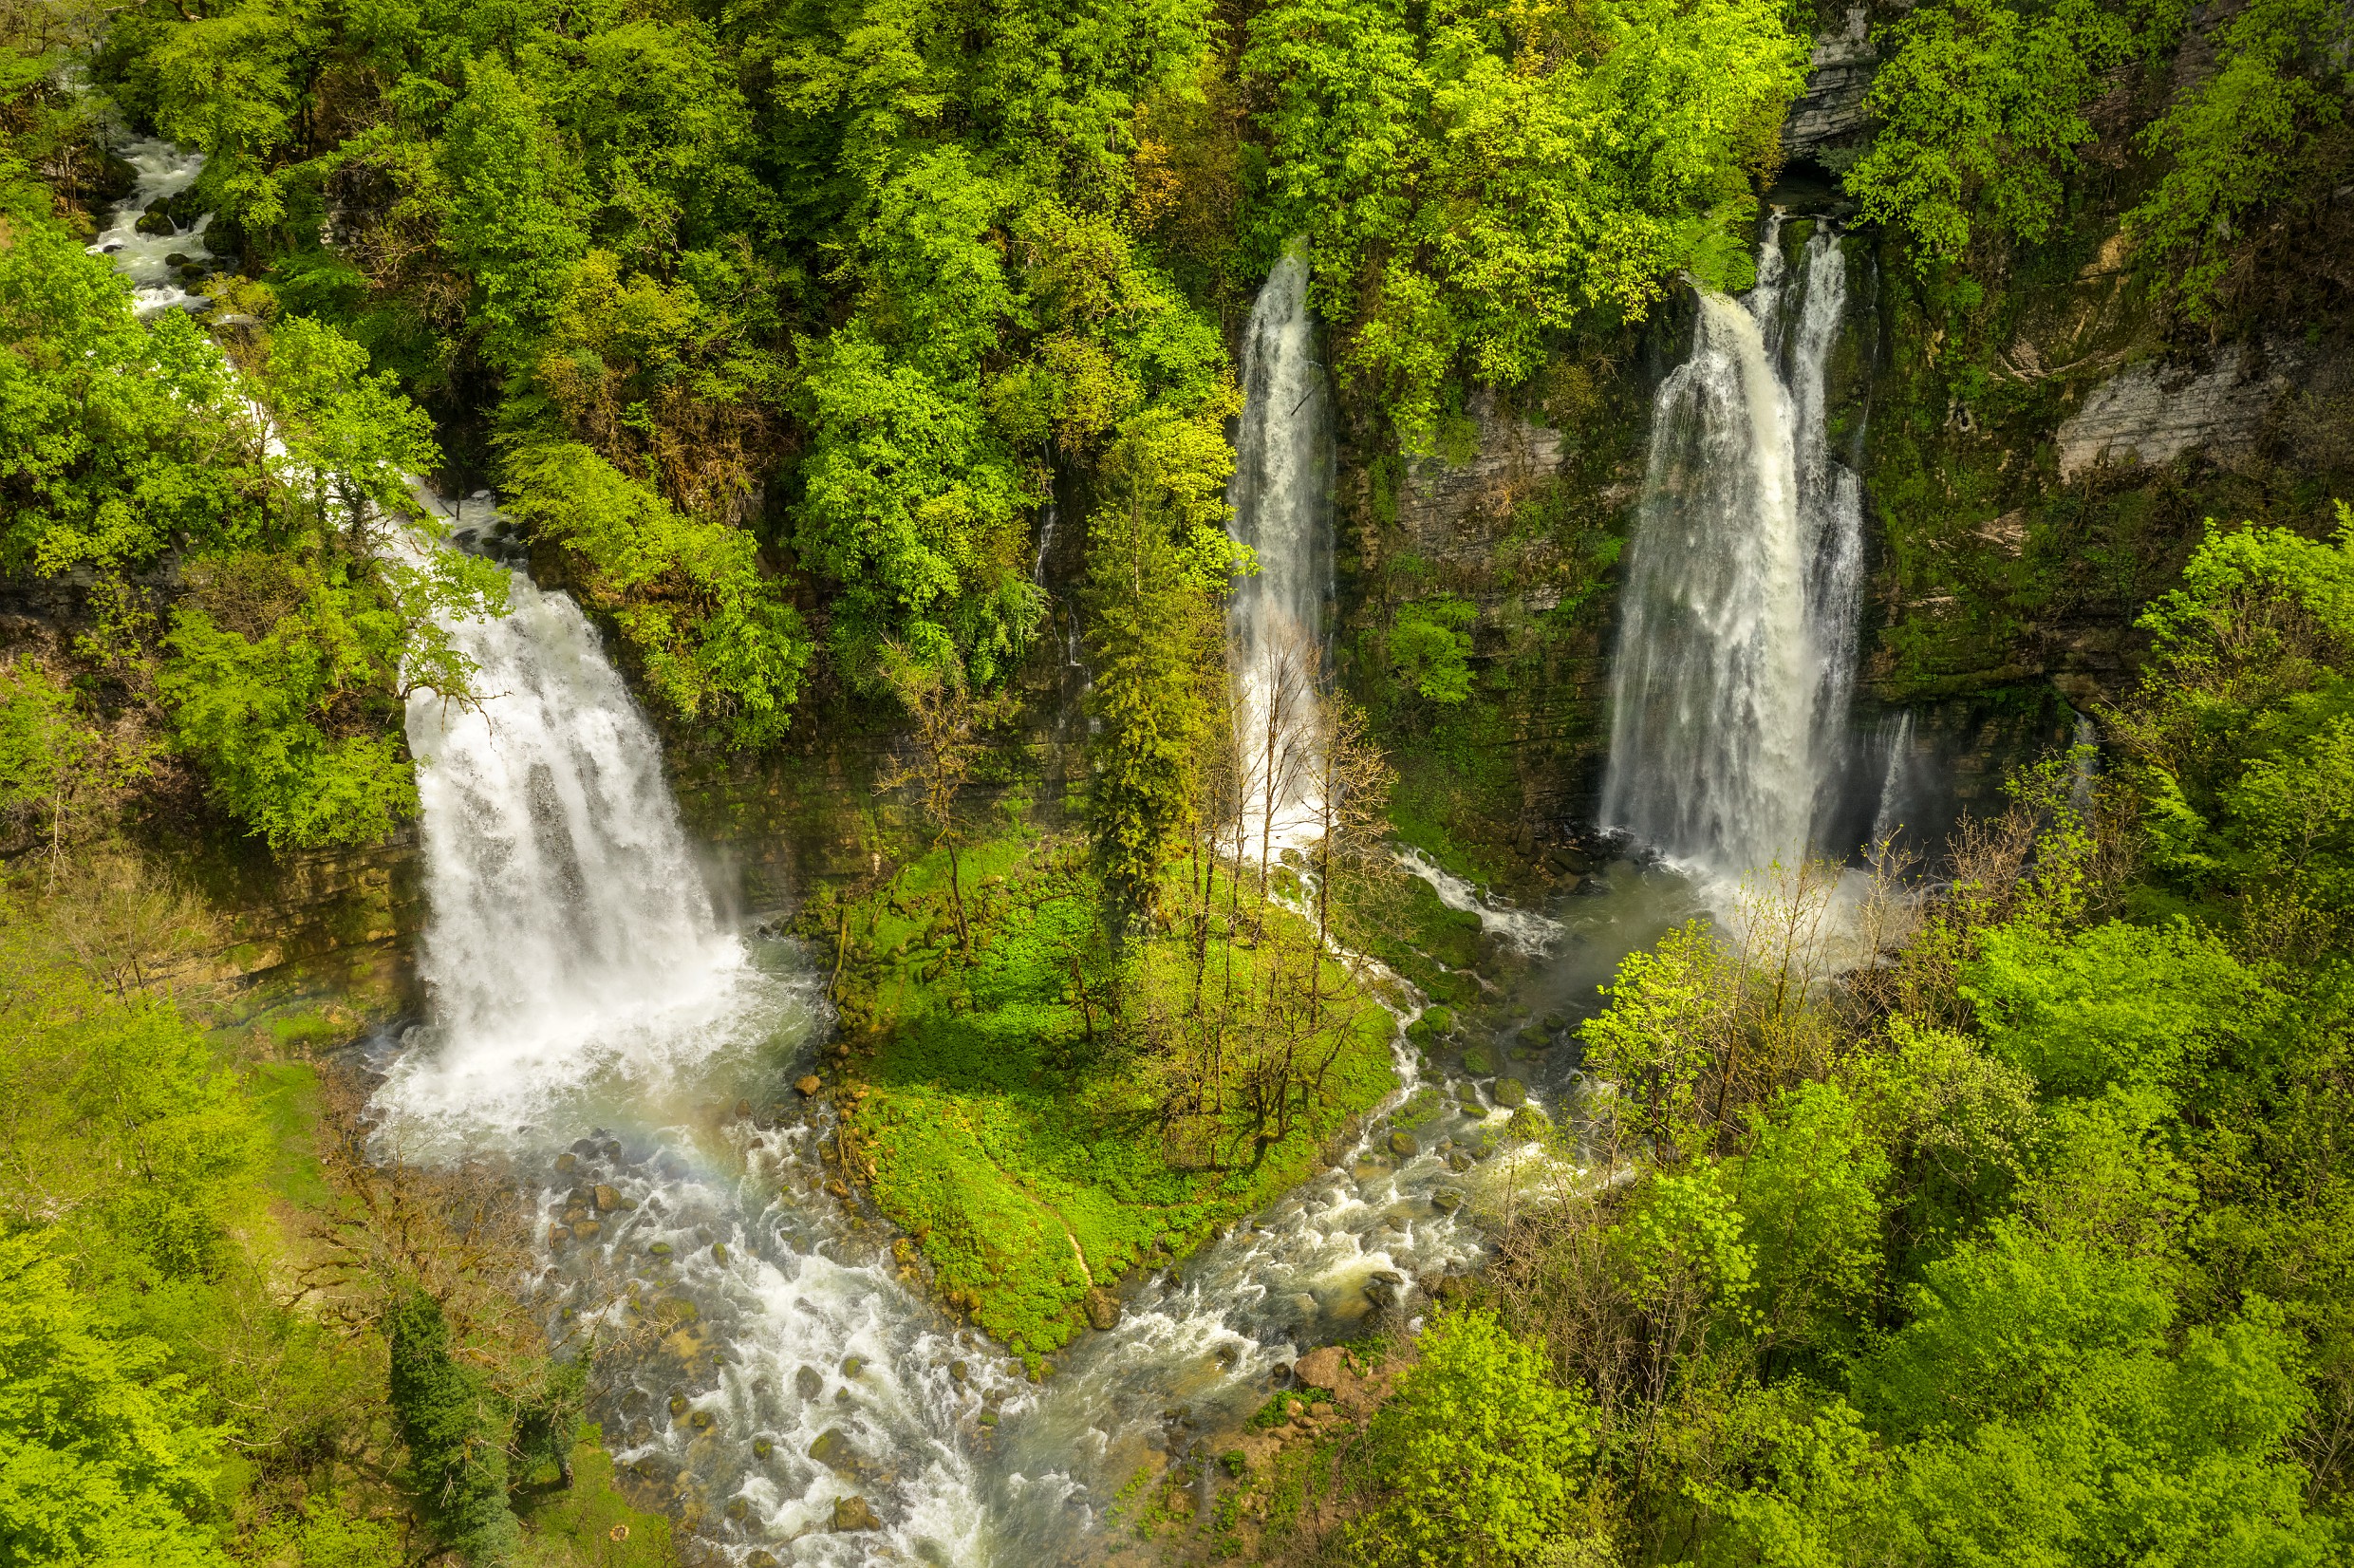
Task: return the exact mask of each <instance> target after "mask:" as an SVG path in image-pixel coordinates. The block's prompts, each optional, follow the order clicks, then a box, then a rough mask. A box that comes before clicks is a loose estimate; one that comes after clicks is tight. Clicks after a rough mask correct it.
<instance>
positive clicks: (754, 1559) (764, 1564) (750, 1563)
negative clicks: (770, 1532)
mask: <svg viewBox="0 0 2354 1568" xmlns="http://www.w3.org/2000/svg"><path fill="white" fill-rule="evenodd" d="M744 1568H777V1562H776V1557H775V1553H773V1552H755V1553H753V1554H752V1555H751V1556H750V1557H748V1558H746V1559H744Z"/></svg>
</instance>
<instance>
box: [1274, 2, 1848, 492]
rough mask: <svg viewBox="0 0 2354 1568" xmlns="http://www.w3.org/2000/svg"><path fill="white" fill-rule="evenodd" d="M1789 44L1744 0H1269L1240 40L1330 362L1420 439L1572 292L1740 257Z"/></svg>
mask: <svg viewBox="0 0 2354 1568" xmlns="http://www.w3.org/2000/svg"><path fill="white" fill-rule="evenodd" d="M1802 67H1803V45H1802V44H1801V42H1800V41H1799V40H1797V39H1796V38H1794V37H1793V36H1791V35H1790V34H1789V33H1788V32H1787V31H1786V30H1785V29H1784V26H1783V23H1782V19H1781V13H1780V11H1779V10H1777V9H1774V8H1772V7H1769V6H1765V5H1762V4H1757V3H1755V0H1705V3H1702V4H1698V5H1690V6H1686V5H1668V4H1659V3H1653V0H1618V3H1616V4H1610V5H1604V6H1598V7H1595V8H1592V9H1587V10H1580V11H1579V12H1578V13H1576V15H1574V16H1573V15H1571V14H1569V13H1566V12H1556V11H1553V10H1551V9H1539V10H1537V11H1535V12H1532V13H1529V14H1526V15H1516V16H1514V17H1513V18H1511V19H1510V20H1509V21H1505V20H1504V19H1501V18H1497V17H1494V16H1491V15H1489V14H1487V13H1482V12H1477V11H1474V10H1470V9H1460V8H1456V7H1451V6H1442V7H1434V8H1432V9H1431V10H1430V11H1429V14H1428V15H1427V17H1423V18H1421V19H1419V20H1417V19H1416V18H1414V17H1411V16H1410V15H1409V14H1408V12H1407V11H1406V10H1405V9H1403V8H1400V7H1397V6H1395V5H1392V4H1390V3H1388V0H1281V3H1279V4H1277V5H1274V6H1270V7H1269V8H1268V9H1266V10H1264V11H1262V12H1261V13H1260V14H1259V16H1258V17H1256V18H1255V19H1254V20H1253V21H1252V23H1251V44H1250V47H1249V49H1248V50H1247V51H1246V52H1245V54H1244V56H1243V60H1242V73H1243V76H1244V79H1245V80H1246V81H1247V82H1250V83H1253V84H1257V85H1260V86H1261V87H1262V88H1263V89H1264V90H1266V91H1268V92H1270V93H1271V94H1272V95H1273V97H1274V100H1275V105H1276V106H1275V109H1274V112H1273V115H1272V129H1273V132H1274V148H1273V159H1272V163H1271V166H1270V168H1269V170H1268V176H1267V189H1268V196H1269V204H1268V210H1267V218H1266V221H1267V222H1268V223H1269V224H1270V225H1272V226H1275V232H1277V233H1298V232H1305V233H1307V234H1308V235H1309V236H1310V239H1311V244H1312V255H1313V260H1314V264H1315V267H1316V271H1317V297H1318V303H1319V305H1320V307H1321V308H1323V309H1324V310H1325V312H1326V313H1327V315H1328V316H1329V317H1331V318H1332V319H1333V320H1334V321H1335V322H1336V324H1337V325H1339V326H1340V327H1343V328H1344V329H1345V334H1346V335H1345V339H1344V341H1345V345H1346V346H1345V348H1344V350H1343V352H1342V355H1341V364H1340V368H1341V369H1342V370H1343V372H1344V373H1345V374H1348V375H1350V376H1352V377H1354V378H1356V379H1359V380H1361V381H1363V382H1365V383H1369V384H1371V385H1372V386H1373V387H1374V388H1375V389H1377V391H1378V392H1379V394H1380V396H1381V397H1382V399H1383V401H1385V403H1386V404H1387V406H1388V408H1389V410H1390V412H1391V414H1392V418H1393V419H1394V420H1396V422H1397V424H1398V427H1399V429H1400V432H1401V434H1402V435H1403V436H1404V438H1405V440H1406V442H1407V445H1408V447H1409V449H1410V450H1413V451H1428V450H1430V449H1431V446H1432V443H1433V442H1434V440H1435V439H1436V430H1437V422H1438V420H1439V417H1440V415H1441V413H1442V412H1443V408H1442V404H1443V403H1444V401H1445V400H1446V398H1447V396H1448V385H1449V383H1450V381H1451V379H1452V378H1453V377H1454V376H1455V375H1456V374H1457V373H1458V372H1464V373H1467V374H1469V375H1471V376H1473V377H1476V378H1477V379H1479V380H1482V381H1485V382H1489V383H1498V384H1507V385H1508V384H1515V383H1520V382H1523V381H1525V380H1526V379H1527V378H1528V377H1529V376H1531V375H1532V374H1534V373H1535V372H1536V370H1537V369H1538V368H1539V367H1540V366H1541V364H1543V361H1544V354H1545V345H1546V340H1547V336H1548V334H1554V333H1559V332H1561V331H1564V330H1566V329H1568V328H1569V327H1571V326H1572V325H1573V324H1574V323H1576V322H1577V321H1578V320H1579V318H1580V316H1581V315H1582V314H1583V313H1585V312H1589V311H1595V310H1612V311H1618V312H1623V313H1625V314H1627V315H1630V316H1636V317H1639V316H1640V315H1641V314H1642V313H1643V312H1644V310H1645V309H1646V308H1648V307H1649V305H1650V304H1651V302H1652V301H1653V300H1655V299H1657V298H1658V297H1659V296H1660V294H1661V293H1662V292H1663V291H1664V290H1665V289H1666V287H1667V285H1668V282H1669V279H1670V275H1671V274H1672V271H1674V270H1675V269H1677V268H1678V267H1685V266H1694V267H1695V270H1696V271H1699V272H1700V273H1701V275H1703V276H1704V277H1705V278H1709V279H1716V278H1725V277H1729V276H1731V275H1732V269H1731V268H1730V266H1729V264H1728V260H1727V255H1728V251H1729V250H1730V249H1737V248H1739V245H1740V241H1738V240H1737V239H1735V238H1733V237H1732V236H1733V235H1734V234H1735V233H1737V231H1738V230H1739V229H1740V227H1741V226H1742V224H1743V223H1744V221H1745V220H1746V219H1747V216H1748V215H1749V214H1750V212H1751V211H1752V210H1753V203H1752V200H1751V196H1750V177H1751V175H1752V174H1753V173H1756V172H1760V169H1761V167H1762V165H1761V164H1760V159H1761V158H1764V157H1766V156H1769V155H1770V151H1771V148H1772V146H1773V139H1772V135H1771V132H1772V130H1773V129H1774V128H1775V127H1778V126H1779V124H1780V122H1781V117H1782V113H1783V110H1784V107H1785V106H1786V105H1787V103H1789V101H1790V100H1791V99H1792V98H1793V97H1794V96H1795V95H1796V94H1797V92H1798V89H1799V85H1800V82H1801V77H1802ZM1761 149H1764V150H1765V151H1763V152H1761Z"/></svg>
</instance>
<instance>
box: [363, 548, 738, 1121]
mask: <svg viewBox="0 0 2354 1568" xmlns="http://www.w3.org/2000/svg"><path fill="white" fill-rule="evenodd" d="M510 604H511V607H512V608H511V611H510V613H509V614H507V615H506V616H504V617H501V618H499V619H495V620H474V621H464V622H460V623H458V624H457V625H453V626H452V627H451V628H450V630H451V634H452V636H453V637H454V639H455V640H456V642H457V644H458V646H459V648H460V649H462V650H463V651H464V652H465V653H466V654H467V656H468V657H470V658H472V659H473V660H474V661H475V663H476V665H477V667H478V668H477V673H476V685H477V687H478V689H479V690H480V692H481V694H482V699H483V700H481V701H480V702H479V703H478V704H476V705H474V706H471V707H462V706H459V705H458V704H456V703H452V702H447V701H444V700H442V699H440V698H439V697H438V696H436V695H434V694H432V693H420V694H419V695H418V696H416V697H413V698H412V699H410V702H409V713H408V738H409V749H410V751H411V752H412V753H413V754H414V755H415V756H416V757H417V761H418V793H419V797H420V805H421V807H422V808H423V825H424V840H425V845H424V848H425V856H424V859H425V890H426V895H427V897H428V898H429V900H430V901H431V904H432V908H433V921H432V924H430V925H429V926H428V927H427V928H426V931H425V934H424V939H423V942H422V945H421V951H420V955H419V964H418V966H419V970H420V975H421V977H422V979H423V980H424V982H425V988H426V991H427V994H428V997H429V999H430V1002H431V1009H432V1014H433V1028H432V1034H433V1035H434V1036H436V1040H437V1044H436V1048H435V1049H433V1050H431V1051H424V1052H418V1053H413V1054H412V1055H410V1056H408V1057H406V1058H403V1061H402V1069H401V1070H400V1071H399V1072H397V1073H396V1081H395V1084H394V1085H393V1090H394V1094H393V1098H394V1099H395V1100H396V1101H397V1103H399V1104H400V1105H401V1106H402V1108H403V1109H404V1110H406V1111H409V1112H411V1113H413V1114H417V1115H423V1116H446V1117H451V1118H456V1119H458V1120H473V1119H476V1118H479V1117H481V1116H484V1115H495V1116H502V1117H507V1118H508V1119H513V1118H514V1116H526V1117H528V1116H530V1115H532V1114H533V1113H535V1112H536V1111H538V1110H540V1109H543V1108H544V1107H545V1105H546V1104H547V1102H548V1101H549V1100H550V1099H551V1096H554V1095H557V1094H560V1093H561V1092H565V1091H567V1090H569V1089H570V1088H573V1087H576V1086H578V1085H580V1084H582V1083H584V1082H586V1081H587V1080H589V1079H590V1078H592V1077H594V1076H595V1075H597V1074H598V1073H603V1072H606V1071H607V1070H611V1069H617V1068H618V1069H623V1070H627V1069H630V1068H640V1069H645V1070H648V1071H651V1070H653V1069H654V1068H655V1067H656V1066H657V1064H658V1063H659V1064H660V1065H662V1066H663V1067H670V1066H676V1065H677V1064H678V1062H677V1058H678V1055H679V1054H680V1052H681V1051H682V1049H683V1050H686V1051H689V1052H692V1051H694V1050H696V1049H698V1048H700V1047H701V1046H704V1045H707V1044H708V1043H709V1042H710V1041H711V1040H712V1039H713V1038H714V1037H715V1031H723V1030H724V1029H725V1027H726V1026H727V1025H728V1024H729V1023H730V1022H731V1021H732V1020H733V1019H734V1018H735V1017H736V1015H737V1014H738V1012H739V1011H740V1010H741V1008H742V1007H743V1006H744V1005H745V1003H746V1002H747V1001H748V1000H749V998H748V996H747V995H746V993H747V989H748V988H755V987H754V980H755V979H756V977H754V976H752V975H751V973H750V971H749V968H748V965H747V963H746V961H745V954H744V947H743V943H741V942H740V941H738V939H737V938H736V937H735V936H734V935H732V934H730V933H725V932H722V931H721V930H720V928H719V923H718V921H717V920H716V919H715V918H714V916H713V911H712V905H711V899H710V895H709V894H708V893H707V892H706V891H705V889H704V886H703V880H702V877H701V874H700V872H699V871H698V869H697V868H696V866H695V864H694V859H693V856H692V855H691V854H690V853H689V851H688V849H687V843H686V835H685V833H684V831H682V829H681V827H680V824H679V813H678V808H677V806H676V805H675V804H674V803H673V801H672V799H671V796H670V792H669V788H668V786H667V785H666V784H665V782H664V781H663V766H662V748H661V746H660V744H659V742H658V741H657V740H656V738H655V737H654V733H653V731H652V729H651V728H650V727H649V726H648V725H647V723H646V721H645V716H644V715H643V714H641V713H640V712H639V711H638V708H637V704H636V703H635V702H633V701H632V700H630V697H629V693H628V691H627V690H626V688H625V687H624V686H623V684H622V681H621V677H620V676H619V674H617V673H616V672H615V670H614V669H613V667H612V665H611V664H609V663H607V661H606V658H605V653H604V649H603V648H602V647H601V646H600V645H599V644H598V640H597V635H596V632H595V630H594V629H593V628H592V627H591V626H590V625H589V623H588V621H587V620H586V619H585V618H584V617H583V616H582V614H581V612H580V610H579V608H578V607H576V606H574V605H573V603H572V602H571V600H570V599H569V598H567V597H566V596H565V595H563V594H560V593H543V592H541V591H540V590H539V589H538V588H534V587H533V586H532V582H531V580H530V579H529V578H528V577H526V576H524V575H523V574H522V573H520V572H517V573H514V575H513V577H512V585H511V588H510Z"/></svg>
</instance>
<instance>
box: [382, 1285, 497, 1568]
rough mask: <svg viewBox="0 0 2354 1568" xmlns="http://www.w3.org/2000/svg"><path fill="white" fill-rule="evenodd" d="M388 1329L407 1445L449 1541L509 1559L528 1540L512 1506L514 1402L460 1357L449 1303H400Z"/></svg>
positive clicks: (489, 1557) (422, 1297) (402, 1299)
mask: <svg viewBox="0 0 2354 1568" xmlns="http://www.w3.org/2000/svg"><path fill="white" fill-rule="evenodd" d="M384 1328H385V1336H386V1338H387V1339H389V1340H390V1341H391V1345H392V1407H393V1409H394V1411H395V1412H396V1413H397V1414H398V1415H399V1417H400V1421H401V1437H402V1442H404V1443H406V1444H407V1445H408V1450H409V1464H410V1466H411V1467H412V1469H413V1470H414V1471H415V1473H416V1480H417V1484H418V1487H419V1489H420V1491H421V1492H422V1493H423V1494H424V1496H425V1499H426V1501H427V1503H429V1504H430V1505H431V1506H432V1508H433V1510H434V1512H435V1515H436V1517H437V1518H438V1519H439V1521H440V1524H441V1533H442V1536H443V1539H445V1540H448V1542H449V1543H450V1544H451V1545H452V1546H453V1547H455V1548H457V1550H458V1553H459V1554H460V1555H462V1556H463V1557H464V1558H465V1559H466V1560H467V1561H469V1562H475V1563H489V1562H504V1561H506V1560H507V1559H510V1558H512V1557H513V1556H514V1552H515V1549H516V1547H517V1545H518V1544H519V1543H520V1541H521V1526H520V1525H519V1524H517V1522H516V1521H515V1517H514V1513H513V1512H512V1511H510V1510H509V1508H508V1506H507V1440H508V1434H509V1431H510V1428H512V1426H513V1424H514V1410H513V1409H512V1408H511V1406H510V1403H509V1401H508V1400H506V1399H505V1398H503V1397H502V1396H501V1395H500V1394H498V1393H497V1392H496V1391H495V1390H494V1389H493V1388H492V1386H491V1384H490V1382H489V1380H488V1379H486V1378H485V1377H484V1376H483V1375H482V1373H481V1372H478V1371H476V1370H475V1369H474V1368H471V1367H469V1366H467V1365H466V1364H465V1363H464V1362H463V1361H461V1360H459V1359H458V1353H457V1351H456V1348H455V1347H453V1346H452V1344H451V1342H450V1326H449V1319H448V1318H447V1316H445V1315H444V1314H443V1312H442V1309H441V1303H440V1302H439V1301H437V1300H435V1299H434V1298H433V1297H431V1296H429V1295H427V1294H426V1293H425V1292H424V1291H422V1290H416V1289H412V1290H410V1291H408V1292H406V1293H404V1294H402V1295H401V1296H399V1297H396V1298H395V1299H394V1301H393V1302H392V1303H391V1306H390V1308H389V1310H388V1312H387V1313H386V1320H385V1325H384Z"/></svg>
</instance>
